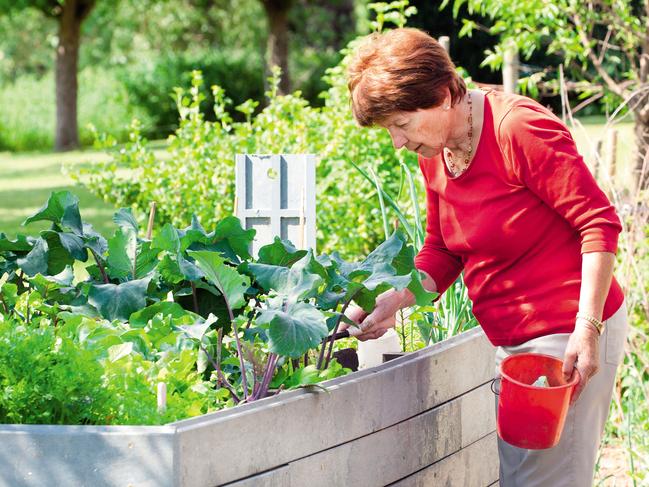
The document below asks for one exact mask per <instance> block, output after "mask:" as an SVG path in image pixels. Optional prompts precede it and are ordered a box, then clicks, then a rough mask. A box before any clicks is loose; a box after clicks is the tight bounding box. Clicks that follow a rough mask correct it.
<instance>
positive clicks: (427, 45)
mask: <svg viewBox="0 0 649 487" xmlns="http://www.w3.org/2000/svg"><path fill="white" fill-rule="evenodd" d="M347 86H348V87H349V92H350V94H351V99H352V112H353V114H354V118H356V120H357V121H358V123H359V124H360V125H361V126H364V127H367V126H371V125H374V124H376V123H379V122H381V121H382V120H385V119H386V118H387V117H389V116H390V115H392V114H393V113H395V112H412V111H416V110H418V109H425V108H431V107H435V106H439V105H441V104H442V102H443V101H444V96H445V91H444V88H448V90H449V91H450V93H451V104H452V105H455V104H456V103H458V102H459V101H460V100H461V99H462V97H463V96H464V94H465V93H466V85H465V84H464V80H463V79H462V77H461V76H460V75H459V74H457V72H456V71H455V65H454V64H453V62H452V61H451V58H450V57H449V56H448V54H447V52H446V51H445V50H444V48H443V47H442V46H441V45H440V44H439V43H438V42H437V41H436V40H435V39H433V38H432V37H431V36H429V35H428V34H426V33H425V32H423V31H421V30H418V29H411V28H402V29H394V30H389V31H387V32H385V33H381V34H379V33H374V34H370V35H369V36H367V37H366V38H365V39H364V40H363V41H362V43H361V44H360V45H359V46H358V47H357V48H356V51H355V52H354V55H353V57H352V59H351V61H350V63H349V65H348V68H347Z"/></svg>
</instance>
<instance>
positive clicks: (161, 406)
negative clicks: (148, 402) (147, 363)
mask: <svg viewBox="0 0 649 487" xmlns="http://www.w3.org/2000/svg"><path fill="white" fill-rule="evenodd" d="M166 410H167V384H165V383H164V382H158V412H159V413H161V414H162V413H164V412H165V411H166Z"/></svg>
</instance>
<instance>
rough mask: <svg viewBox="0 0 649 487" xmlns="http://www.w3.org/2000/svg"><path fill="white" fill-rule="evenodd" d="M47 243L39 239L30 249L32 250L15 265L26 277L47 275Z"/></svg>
mask: <svg viewBox="0 0 649 487" xmlns="http://www.w3.org/2000/svg"><path fill="white" fill-rule="evenodd" d="M48 250H49V249H48V246H47V242H46V241H45V240H44V239H42V238H39V239H38V240H36V243H35V244H34V246H33V247H32V250H31V251H30V252H29V253H28V254H27V255H26V256H25V257H24V258H21V259H18V260H17V261H16V263H17V264H18V266H19V267H20V268H21V269H22V270H23V272H25V274H27V275H28V276H35V275H36V274H47V273H48V272H47V267H48V265H47V260H48V259H47V257H48Z"/></svg>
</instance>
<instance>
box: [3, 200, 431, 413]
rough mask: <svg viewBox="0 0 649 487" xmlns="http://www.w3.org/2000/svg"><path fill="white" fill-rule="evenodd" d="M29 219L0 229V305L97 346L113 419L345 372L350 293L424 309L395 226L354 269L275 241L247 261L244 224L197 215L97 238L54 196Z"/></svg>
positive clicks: (193, 406) (70, 203)
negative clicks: (17, 229)
mask: <svg viewBox="0 0 649 487" xmlns="http://www.w3.org/2000/svg"><path fill="white" fill-rule="evenodd" d="M37 221H49V222H51V227H50V228H49V229H47V230H43V231H41V232H40V234H39V236H38V237H31V236H29V237H26V236H23V235H18V236H17V237H16V238H15V239H14V240H11V239H9V238H7V237H6V236H5V235H4V234H0V275H2V276H3V277H2V281H1V285H2V300H1V301H0V311H1V312H2V315H3V316H5V317H6V318H7V319H8V320H20V321H21V322H22V323H24V324H25V326H26V327H38V326H45V328H47V327H48V326H49V327H53V328H54V329H56V330H58V329H62V330H63V329H65V330H68V331H69V334H68V335H66V336H67V337H68V338H69V337H70V336H72V337H75V338H74V340H76V342H75V343H78V344H79V346H81V347H82V348H85V349H87V350H91V351H94V352H95V353H98V354H100V356H101V360H102V364H103V366H104V375H103V380H104V382H105V387H106V388H107V389H108V390H111V391H115V390H118V391H122V392H123V393H124V394H123V395H124V396H128V398H127V399H125V400H124V401H122V403H120V405H119V407H116V409H115V408H113V409H115V410H114V411H113V412H112V413H111V415H108V416H110V417H111V418H113V420H115V421H122V422H134V421H135V422H137V421H142V420H144V419H145V418H146V419H147V420H150V421H153V422H156V421H161V420H162V419H163V418H177V417H179V416H180V417H182V416H183V415H188V414H199V413H200V412H206V411H207V410H211V409H218V408H222V407H227V406H229V405H234V404H239V403H241V402H250V401H254V400H257V399H260V398H263V397H266V396H267V395H269V394H271V393H275V391H272V392H271V390H270V389H271V385H272V386H273V387H274V388H275V389H276V390H281V389H284V388H293V387H300V386H303V385H310V384H313V383H314V382H316V381H320V380H325V379H326V378H330V377H333V376H337V375H340V374H343V373H346V371H345V369H342V368H341V367H340V366H339V365H337V364H335V362H332V361H331V355H332V346H333V340H334V337H335V335H336V331H337V329H338V326H339V324H340V322H341V320H343V319H345V318H344V312H345V309H346V308H347V306H349V304H350V303H351V302H352V301H354V302H356V303H357V304H359V305H360V306H362V307H363V308H364V309H366V310H367V311H369V310H371V309H372V308H373V307H374V304H375V299H376V297H377V296H378V294H380V293H381V292H383V291H385V290H387V289H390V288H395V289H403V288H405V287H408V288H409V289H411V291H412V292H413V293H415V295H416V296H417V300H418V303H420V304H421V305H426V304H428V302H430V300H431V298H432V295H431V294H430V293H427V292H426V291H425V290H424V289H423V287H422V284H421V280H420V275H419V272H418V271H416V270H415V268H414V261H413V258H414V250H413V249H412V247H411V246H409V245H407V244H406V242H405V237H404V236H403V235H401V234H399V233H395V234H393V235H392V236H390V237H389V238H388V239H387V240H386V241H385V242H384V243H383V244H381V245H379V246H378V247H377V248H376V249H375V250H374V251H373V252H371V253H370V255H369V256H368V257H367V258H366V259H364V260H362V261H361V262H356V263H353V262H346V261H345V260H343V259H342V258H341V257H340V256H339V255H338V254H335V253H334V254H332V255H331V256H329V255H326V254H322V255H318V256H315V255H314V254H313V252H312V251H302V250H297V249H295V248H294V247H293V246H292V245H291V244H290V242H286V241H282V240H279V239H276V240H275V242H273V243H272V244H270V245H267V246H264V247H262V248H261V249H260V251H259V258H258V259H257V260H254V259H253V258H252V256H251V255H250V253H249V251H248V249H249V247H250V245H251V243H252V239H253V237H254V231H253V230H245V229H243V228H242V227H241V224H240V222H239V220H238V219H236V218H234V217H227V218H225V219H223V220H221V221H220V222H218V223H217V224H216V226H215V229H214V230H213V231H212V232H207V231H206V230H205V229H204V228H203V227H202V226H201V225H200V223H199V222H198V220H197V219H195V218H194V219H193V220H192V224H191V225H190V226H189V227H187V228H185V229H182V230H181V229H177V228H175V227H174V226H172V225H171V224H169V223H167V224H165V225H164V226H163V227H162V228H161V229H160V230H159V232H157V234H156V235H155V236H153V238H150V237H149V234H150V233H151V232H150V231H147V235H145V236H142V232H141V231H140V228H139V225H138V223H137V221H136V218H135V217H134V215H133V213H132V212H131V211H130V210H126V209H122V210H119V211H118V212H117V213H116V214H115V216H114V221H115V223H116V224H117V227H118V228H117V230H116V231H115V233H114V234H113V236H112V237H110V238H108V239H106V238H104V237H103V236H102V235H100V234H99V233H97V232H95V231H94V230H93V229H92V227H91V226H90V225H88V224H86V223H84V222H83V221H82V219H81V215H80V211H79V207H78V200H77V198H76V197H75V196H74V195H72V194H71V193H69V192H66V191H61V192H55V193H52V195H51V196H50V198H49V200H48V201H47V203H46V204H45V205H44V206H43V207H42V208H41V209H40V210H39V211H38V212H36V213H35V214H34V215H33V216H31V217H29V218H28V219H27V220H26V221H25V223H26V224H29V223H31V222H37ZM79 262H87V267H86V271H87V274H88V276H87V278H85V279H81V278H79V276H75V272H74V269H75V265H76V264H78V263H79ZM330 332H333V333H332V335H329V333H330ZM318 348H320V350H319V351H318ZM311 356H312V358H313V360H314V361H316V356H317V362H316V363H314V364H310V363H309V362H310V361H311ZM300 358H304V361H303V363H300V360H299V359H300ZM135 371H137V374H138V375H137V376H135V375H134V373H135ZM160 380H162V381H164V382H165V383H167V385H168V390H169V391H170V395H171V396H170V401H169V404H170V408H169V410H168V411H167V412H166V416H161V415H160V414H156V413H152V412H151V411H154V410H155V409H154V407H153V406H154V402H153V399H154V398H155V394H154V393H153V391H154V390H155V384H156V382H157V381H160ZM303 381H304V382H303ZM129 391H131V392H132V393H133V394H135V396H137V397H140V396H141V397H142V399H141V400H138V399H134V398H133V397H131V396H129ZM138 418H140V419H138ZM95 419H96V418H95ZM89 421H92V419H89Z"/></svg>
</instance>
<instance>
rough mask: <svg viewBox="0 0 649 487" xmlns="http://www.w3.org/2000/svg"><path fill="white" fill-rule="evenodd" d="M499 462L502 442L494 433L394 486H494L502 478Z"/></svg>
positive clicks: (391, 485)
mask: <svg viewBox="0 0 649 487" xmlns="http://www.w3.org/2000/svg"><path fill="white" fill-rule="evenodd" d="M498 465H499V463H498V444H497V441H496V433H495V432H493V433H490V434H489V435H487V436H485V437H484V438H482V439H480V440H478V441H476V442H475V443H473V444H471V445H469V446H468V447H466V448H463V449H462V450H460V451H459V452H457V453H454V454H452V455H450V456H448V457H446V458H444V459H443V460H440V461H439V462H437V463H435V464H433V465H431V466H430V467H428V468H425V469H423V470H421V471H419V472H417V473H415V474H413V475H411V476H409V477H407V478H405V479H402V480H400V481H398V482H395V483H393V484H390V487H430V486H431V485H465V486H471V487H473V486H475V487H478V486H490V485H494V483H493V482H494V480H496V481H497V479H498V475H499V473H498ZM496 485H497V482H496Z"/></svg>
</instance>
